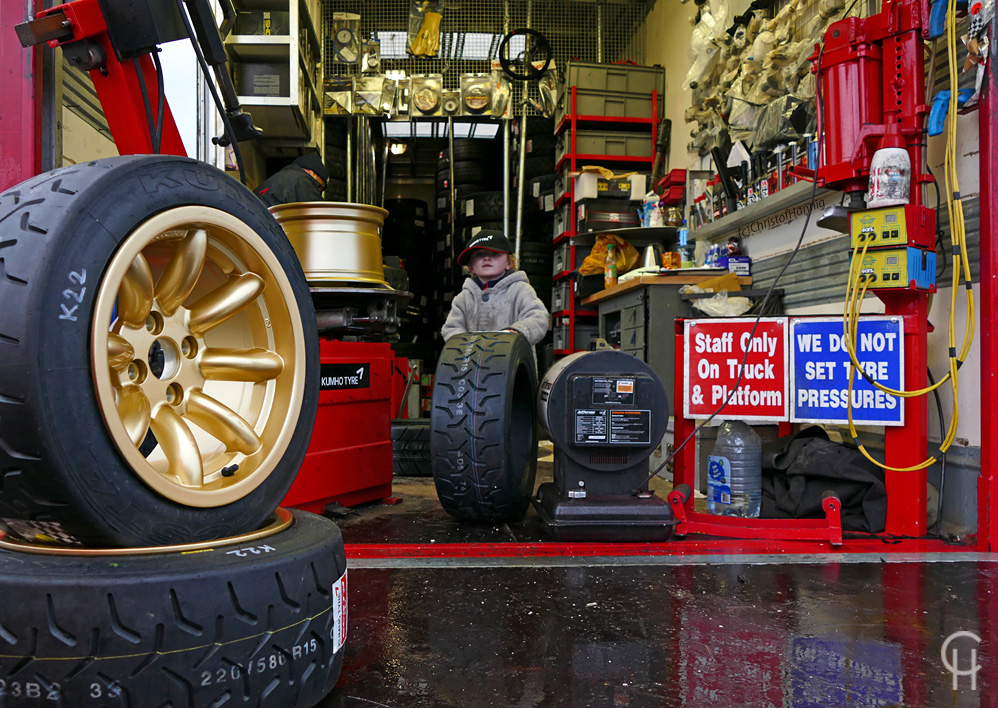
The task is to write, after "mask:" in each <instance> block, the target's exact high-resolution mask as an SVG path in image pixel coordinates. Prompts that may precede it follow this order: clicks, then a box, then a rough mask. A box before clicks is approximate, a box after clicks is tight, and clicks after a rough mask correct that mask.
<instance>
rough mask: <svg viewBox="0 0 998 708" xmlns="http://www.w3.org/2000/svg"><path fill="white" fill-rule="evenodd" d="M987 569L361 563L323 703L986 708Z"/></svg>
mask: <svg viewBox="0 0 998 708" xmlns="http://www.w3.org/2000/svg"><path fill="white" fill-rule="evenodd" d="M996 581H998V566H996V565H994V564H991V563H987V564H982V563H974V562H956V563H861V564H848V563H842V564H833V565H816V564H794V565H761V566H752V565H742V564H723V565H713V564H710V563H709V562H705V563H704V564H702V565H696V566H690V565H685V566H626V565H621V566H593V567H540V566H536V565H534V566H531V567H517V566H516V564H515V563H510V565H508V566H506V567H490V568H462V567H419V566H418V565H417V566H415V567H408V568H391V569H373V568H372V569H364V568H355V569H354V570H352V571H351V572H350V612H351V617H350V625H349V637H348V641H347V644H346V649H345V651H346V655H345V662H344V667H343V672H342V674H341V678H340V680H339V683H338V685H337V687H336V689H335V690H334V692H333V693H332V694H331V695H330V696H329V697H328V698H327V699H326V700H325V701H324V702H323V703H322V704H321V705H322V706H323V707H324V708H333V707H334V706H336V707H338V706H343V707H350V708H357V707H360V706H365V705H380V706H391V707H392V708H395V707H401V706H434V707H436V706H448V707H449V706H453V707H455V708H457V707H465V708H467V707H470V706H524V707H526V706H777V707H779V706H794V707H795V708H796V707H803V706H808V707H810V706H902V705H903V706H991V705H994V701H995V697H996V694H998V691H996V688H998V685H996V684H998V647H996V646H995V642H994V636H995V635H994V627H995V620H996V613H998V607H996V606H995V604H994V601H993V599H992V593H993V592H994V591H995V589H996ZM988 603H990V605H989V604H988ZM955 632H972V633H974V634H975V635H976V636H978V637H981V638H982V639H983V640H984V641H983V642H982V643H981V644H980V646H978V645H977V643H976V641H974V640H973V639H972V638H971V637H969V636H959V637H957V638H956V639H954V640H952V641H951V642H950V644H949V652H948V653H949V655H950V657H951V658H952V656H953V652H956V654H955V657H956V661H957V664H956V666H955V668H956V669H957V670H958V671H959V672H966V673H967V675H958V676H956V690H954V674H953V673H951V672H950V671H948V670H947V669H946V667H945V666H944V664H943V661H942V658H941V656H940V650H941V648H942V646H943V643H944V642H945V641H946V639H947V637H948V636H950V635H951V634H953V633H955ZM975 649H976V650H977V652H978V653H977V655H976V658H977V664H975V665H976V666H980V667H981V668H980V670H978V671H977V672H976V674H970V671H971V668H972V666H974V665H972V664H971V658H972V655H971V652H972V651H973V650H975ZM950 663H951V665H952V664H953V662H952V661H951V662H950Z"/></svg>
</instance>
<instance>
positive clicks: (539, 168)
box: [516, 155, 554, 182]
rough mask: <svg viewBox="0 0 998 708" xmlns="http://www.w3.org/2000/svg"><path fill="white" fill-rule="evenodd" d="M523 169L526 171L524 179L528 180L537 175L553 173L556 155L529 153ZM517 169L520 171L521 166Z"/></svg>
mask: <svg viewBox="0 0 998 708" xmlns="http://www.w3.org/2000/svg"><path fill="white" fill-rule="evenodd" d="M523 169H524V171H525V172H526V175H525V176H524V179H526V180H527V182H529V181H530V180H532V179H535V178H537V177H542V176H544V175H547V174H551V173H553V172H554V155H541V156H538V157H531V156H530V155H527V159H526V160H524V163H523ZM516 170H517V171H518V170H519V167H517V168H516Z"/></svg>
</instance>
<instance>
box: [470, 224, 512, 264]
mask: <svg viewBox="0 0 998 708" xmlns="http://www.w3.org/2000/svg"><path fill="white" fill-rule="evenodd" d="M479 248H480V249H482V250H484V251H494V252H496V253H512V252H513V247H512V246H511V245H510V243H509V239H508V238H506V237H505V236H504V235H503V233H502V231H490V230H487V229H482V230H481V231H479V232H478V233H477V234H475V237H474V238H472V239H471V240H470V241H469V242H468V245H467V246H465V249H464V250H463V251H461V255H459V256H458V257H457V264H458V265H467V264H468V259H469V258H471V252H472V251H474V250H477V249H479Z"/></svg>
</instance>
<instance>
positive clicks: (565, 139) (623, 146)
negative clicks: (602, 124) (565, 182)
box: [554, 130, 653, 163]
mask: <svg viewBox="0 0 998 708" xmlns="http://www.w3.org/2000/svg"><path fill="white" fill-rule="evenodd" d="M652 147H653V146H652V142H651V133H648V134H645V133H628V132H623V131H604V130H577V131H575V154H576V155H614V156H617V157H651V155H652ZM571 149H572V135H571V131H565V132H563V133H562V134H561V135H559V136H558V147H557V149H556V150H555V157H554V159H555V163H558V162H560V161H561V159H562V158H563V157H565V155H566V154H567V153H568V152H570V151H571Z"/></svg>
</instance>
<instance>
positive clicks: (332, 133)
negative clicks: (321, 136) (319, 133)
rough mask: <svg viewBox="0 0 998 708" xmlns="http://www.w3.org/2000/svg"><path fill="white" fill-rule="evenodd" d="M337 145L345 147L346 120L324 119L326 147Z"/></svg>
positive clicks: (341, 147) (343, 148)
mask: <svg viewBox="0 0 998 708" xmlns="http://www.w3.org/2000/svg"><path fill="white" fill-rule="evenodd" d="M330 146H332V147H338V148H340V149H341V150H345V149H346V147H347V121H346V120H327V121H326V149H327V150H328V149H329V147H330Z"/></svg>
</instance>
